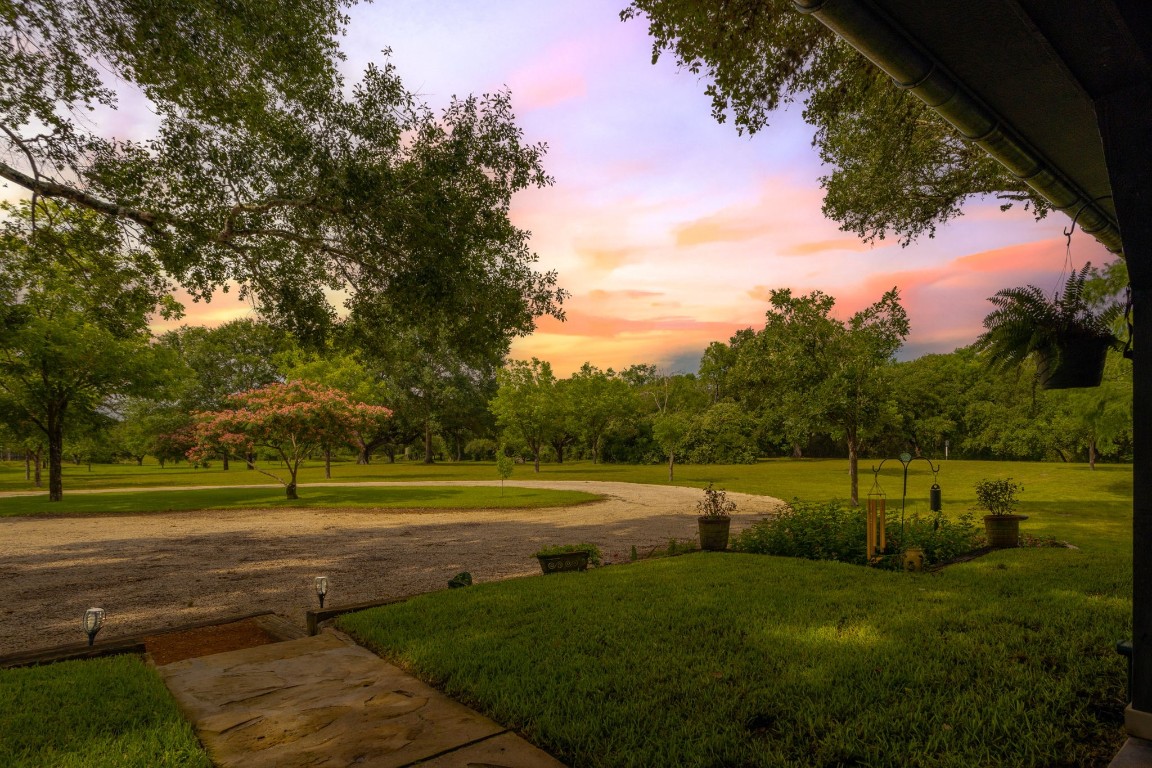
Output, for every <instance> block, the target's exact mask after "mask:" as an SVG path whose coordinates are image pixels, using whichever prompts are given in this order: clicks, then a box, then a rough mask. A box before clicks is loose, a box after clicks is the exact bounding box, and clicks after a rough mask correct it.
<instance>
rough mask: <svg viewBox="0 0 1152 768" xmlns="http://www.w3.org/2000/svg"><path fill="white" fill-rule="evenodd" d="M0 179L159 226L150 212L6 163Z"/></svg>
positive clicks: (40, 192)
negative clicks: (104, 198) (22, 171)
mask: <svg viewBox="0 0 1152 768" xmlns="http://www.w3.org/2000/svg"><path fill="white" fill-rule="evenodd" d="M0 178H4V179H8V181H11V182H13V183H14V184H19V185H20V186H21V187H24V188H25V189H27V190H28V191H30V192H32V193H33V194H35V195H40V196H42V197H59V198H63V199H65V200H69V201H71V202H73V203H76V204H77V205H80V206H83V207H85V208H89V209H91V210H93V211H97V212H99V213H103V214H106V215H108V216H114V217H116V218H118V219H128V220H130V221H134V222H136V223H137V224H140V225H142V226H145V227H148V228H150V229H155V228H156V227H157V226H158V225H159V217H158V216H157V215H156V214H154V213H152V212H150V211H140V210H137V209H135V208H126V207H125V206H122V205H117V204H116V203H111V202H109V201H107V200H103V199H101V198H99V197H96V196H95V195H90V194H88V193H87V192H84V191H82V190H79V189H76V188H75V187H70V186H68V185H66V184H59V183H57V182H55V181H49V180H48V179H45V178H41V177H38V176H35V177H34V176H29V175H28V174H26V173H21V172H20V171H18V170H16V169H15V168H13V167H12V166H10V165H8V164H6V163H0Z"/></svg>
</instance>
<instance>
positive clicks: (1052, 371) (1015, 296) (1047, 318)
mask: <svg viewBox="0 0 1152 768" xmlns="http://www.w3.org/2000/svg"><path fill="white" fill-rule="evenodd" d="M1091 266H1092V265H1091V264H1090V263H1089V264H1085V265H1084V268H1083V269H1081V270H1080V271H1079V272H1073V273H1072V274H1071V275H1069V276H1068V280H1067V282H1066V283H1065V284H1064V290H1063V292H1061V293H1059V294H1057V295H1056V296H1054V297H1052V298H1051V299H1050V298H1048V296H1046V295H1045V294H1044V291H1042V290H1040V289H1039V288H1037V287H1036V286H1034V285H1026V286H1024V287H1022V288H1006V289H1004V290H1002V291H999V292H997V293H996V295H995V296H993V297H991V298H990V299H988V301H990V302H992V303H993V304H994V305H995V306H996V309H995V310H993V311H992V312H991V313H990V314H989V315H988V316H987V317H985V318H984V328H985V331H984V333H983V334H981V335H980V337H979V338H978V339H977V340H976V346H977V348H979V349H982V350H984V351H985V352H986V353H987V355H988V359H989V362H990V363H991V364H992V366H993V367H995V368H1001V369H1006V368H1010V367H1012V366H1016V365H1019V364H1020V363H1021V362H1023V361H1024V359H1025V358H1027V357H1028V356H1029V355H1033V354H1034V355H1035V356H1036V376H1037V378H1038V380H1039V382H1040V386H1041V387H1043V388H1045V389H1070V388H1072V387H1098V386H1100V381H1101V378H1102V377H1103V375H1104V359H1105V356H1106V355H1107V353H1108V349H1109V348H1110V347H1111V348H1117V349H1118V348H1119V343H1118V342H1117V339H1116V336H1115V335H1114V334H1113V333H1112V330H1111V328H1110V327H1109V322H1110V321H1111V320H1112V319H1114V318H1115V317H1116V316H1117V315H1118V314H1119V312H1120V305H1118V304H1115V303H1113V304H1111V305H1109V306H1107V307H1105V308H1102V309H1100V311H1097V310H1098V308H1097V307H1094V306H1093V305H1092V303H1090V302H1089V300H1088V297H1087V296H1086V295H1085V292H1084V282H1085V280H1086V279H1087V278H1088V274H1089V270H1090V268H1091Z"/></svg>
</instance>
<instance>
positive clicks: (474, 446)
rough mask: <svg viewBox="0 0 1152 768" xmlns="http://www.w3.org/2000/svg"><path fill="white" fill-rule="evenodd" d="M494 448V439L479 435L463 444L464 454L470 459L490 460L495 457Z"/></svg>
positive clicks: (495, 446)
mask: <svg viewBox="0 0 1152 768" xmlns="http://www.w3.org/2000/svg"><path fill="white" fill-rule="evenodd" d="M496 448H497V445H496V441H495V440H489V439H487V438H484V437H480V438H477V439H475V440H469V441H468V442H467V443H465V444H464V455H465V456H467V457H468V458H470V459H472V461H491V460H492V459H493V458H495V457H496Z"/></svg>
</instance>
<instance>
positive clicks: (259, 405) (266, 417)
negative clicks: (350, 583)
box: [188, 381, 392, 499]
mask: <svg viewBox="0 0 1152 768" xmlns="http://www.w3.org/2000/svg"><path fill="white" fill-rule="evenodd" d="M228 399H229V405H230V406H231V408H229V409H228V410H224V411H215V412H210V413H197V414H195V417H194V418H195V436H196V445H195V446H194V447H193V448H192V449H191V450H189V451H188V458H189V459H191V460H193V461H201V460H203V459H204V458H205V457H207V456H210V455H212V454H214V453H219V452H221V451H228V452H230V453H232V454H233V455H235V456H248V455H250V454H251V453H252V452H253V450H254V449H256V448H269V449H271V450H273V451H275V452H276V453H278V454H279V455H280V458H282V459H283V460H284V464H285V465H286V466H287V468H288V479H287V480H285V479H284V478H283V477H281V476H280V475H278V474H275V473H273V472H268V471H265V470H263V469H260V468H259V467H253V469H256V470H257V471H258V472H261V473H263V474H265V475H268V476H269V477H271V478H273V479H275V480H276V481H277V482H279V483H282V484H283V485H284V487H285V491H286V492H287V494H288V498H289V499H296V498H299V497H298V496H297V495H296V473H297V471H298V470H299V469H300V464H301V462H302V461H303V460H304V457H305V456H307V455H308V454H309V453H311V452H312V451H314V450H316V449H323V448H325V447H327V446H331V445H335V444H336V443H339V442H343V441H345V440H346V439H347V438H348V437H349V436H350V435H351V434H352V433H353V432H356V431H368V430H370V429H375V428H379V425H380V424H382V423H383V422H384V421H385V420H386V419H388V418H390V417H391V416H392V411H390V410H389V409H387V408H385V407H383V406H379V405H365V404H363V403H357V402H353V401H352V400H349V399H348V397H347V396H346V395H345V394H344V393H342V392H340V391H339V390H335V389H332V388H331V387H326V386H324V385H323V384H317V383H315V382H311V381H289V382H287V383H286V384H269V385H267V386H264V387H260V388H259V389H253V390H250V391H248V392H241V393H239V394H236V395H232V396H231V397H229V398H228Z"/></svg>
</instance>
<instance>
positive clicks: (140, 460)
mask: <svg viewBox="0 0 1152 768" xmlns="http://www.w3.org/2000/svg"><path fill="white" fill-rule="evenodd" d="M136 466H138V467H142V466H144V457H143V456H137V457H136Z"/></svg>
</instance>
